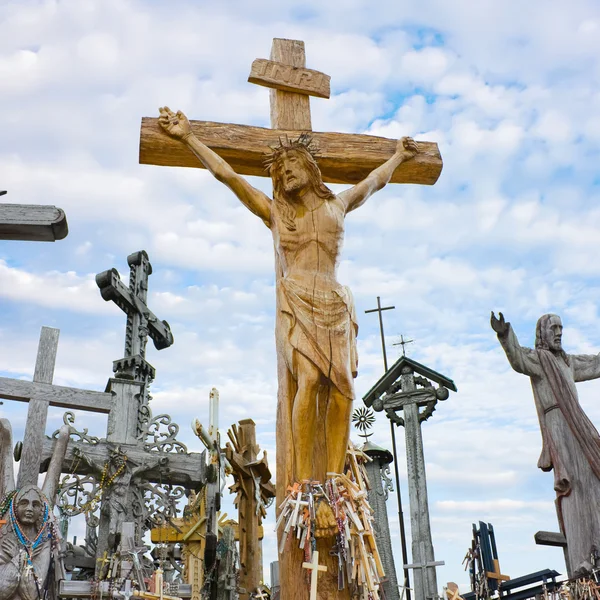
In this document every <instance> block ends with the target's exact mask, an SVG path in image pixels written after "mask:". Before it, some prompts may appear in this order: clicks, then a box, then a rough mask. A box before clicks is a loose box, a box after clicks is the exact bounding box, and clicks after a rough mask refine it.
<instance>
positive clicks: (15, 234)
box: [0, 204, 69, 242]
mask: <svg viewBox="0 0 600 600" xmlns="http://www.w3.org/2000/svg"><path fill="white" fill-rule="evenodd" d="M68 233H69V228H68V226H67V217H66V215H65V213H64V211H63V210H62V209H60V208H56V206H50V205H48V206H41V205H38V204H0V240H23V241H30V242H54V241H56V240H62V239H63V238H65V237H66V236H67V234H68Z"/></svg>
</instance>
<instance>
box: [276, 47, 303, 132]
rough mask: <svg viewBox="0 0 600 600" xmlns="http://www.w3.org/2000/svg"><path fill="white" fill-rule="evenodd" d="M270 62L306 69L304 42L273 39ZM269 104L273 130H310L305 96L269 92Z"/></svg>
mask: <svg viewBox="0 0 600 600" xmlns="http://www.w3.org/2000/svg"><path fill="white" fill-rule="evenodd" d="M271 60H273V61H276V62H280V63H284V64H286V65H291V66H292V67H297V68H299V69H304V68H306V52H305V50H304V42H303V41H302V40H286V39H283V38H273V44H272V45H271ZM269 104H270V112H271V127H272V128H273V129H300V130H303V131H310V130H312V123H311V118H310V98H309V97H308V96H306V95H305V94H297V93H293V92H285V91H283V90H271V92H270V95H269Z"/></svg>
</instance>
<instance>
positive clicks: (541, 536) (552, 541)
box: [533, 531, 567, 548]
mask: <svg viewBox="0 0 600 600" xmlns="http://www.w3.org/2000/svg"><path fill="white" fill-rule="evenodd" d="M533 539H534V540H535V543H536V544H537V545H538V546H557V547H559V548H566V547H567V538H566V537H565V536H564V534H562V533H559V532H554V531H538V532H537V533H536V534H535V535H534V536H533Z"/></svg>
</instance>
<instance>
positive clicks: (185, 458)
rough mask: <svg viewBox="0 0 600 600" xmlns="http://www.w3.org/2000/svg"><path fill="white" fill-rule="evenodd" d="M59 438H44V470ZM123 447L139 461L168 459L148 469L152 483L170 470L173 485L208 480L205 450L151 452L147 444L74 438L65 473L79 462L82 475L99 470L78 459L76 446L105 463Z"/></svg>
mask: <svg viewBox="0 0 600 600" xmlns="http://www.w3.org/2000/svg"><path fill="white" fill-rule="evenodd" d="M55 441H56V440H52V439H50V438H46V439H45V440H44V449H43V452H42V461H41V471H42V472H43V471H44V470H45V469H47V468H48V464H49V462H50V458H51V456H52V449H53V447H54V443H55ZM117 446H118V447H119V448H120V449H121V451H122V452H124V453H125V454H127V457H128V458H129V459H130V460H131V461H133V464H135V465H141V464H145V465H149V466H150V465H151V464H152V462H153V461H155V462H157V463H158V461H159V460H161V459H163V458H164V459H167V461H166V463H165V464H163V465H161V466H159V465H157V466H155V467H153V468H149V469H148V470H147V471H144V479H146V480H148V481H150V482H152V483H164V482H165V479H166V476H165V473H166V472H167V471H168V479H169V483H170V484H173V485H183V486H185V487H187V488H191V489H200V488H201V487H203V486H204V484H205V483H206V474H205V471H206V462H205V456H204V455H205V453H204V452H202V453H197V452H192V453H190V454H183V453H177V452H169V453H166V452H160V453H159V452H155V451H150V452H147V451H146V450H144V447H143V446H131V445H129V444H107V443H106V442H104V443H100V444H87V443H81V442H74V441H71V442H70V443H69V447H68V449H67V453H66V455H65V460H64V463H63V473H71V472H73V465H74V464H77V465H78V466H77V470H76V473H77V474H78V475H91V474H93V473H95V471H94V470H93V469H92V468H91V467H90V466H89V465H88V464H86V463H85V461H84V460H77V456H75V454H74V450H75V448H77V450H80V451H81V452H83V453H84V454H85V455H86V456H87V457H88V458H89V459H90V460H91V461H93V462H95V463H96V464H99V465H103V464H104V463H105V462H106V461H107V460H108V459H109V454H110V452H111V450H114V449H115V448H116V447H117Z"/></svg>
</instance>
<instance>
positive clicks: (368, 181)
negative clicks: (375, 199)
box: [338, 137, 419, 213]
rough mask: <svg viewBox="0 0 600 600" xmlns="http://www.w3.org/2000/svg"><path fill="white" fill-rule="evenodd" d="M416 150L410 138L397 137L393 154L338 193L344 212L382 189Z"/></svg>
mask: <svg viewBox="0 0 600 600" xmlns="http://www.w3.org/2000/svg"><path fill="white" fill-rule="evenodd" d="M418 151H419V149H418V147H417V143H416V142H415V141H414V140H413V139H412V138H409V137H403V138H401V139H399V140H398V145H397V146H396V152H395V153H394V154H393V156H391V157H390V158H389V159H388V160H387V161H386V162H384V163H383V164H382V165H380V166H379V167H377V168H376V169H373V171H371V172H370V173H369V175H367V176H366V177H365V178H364V179H363V180H362V181H361V182H360V183H357V184H356V185H355V186H354V187H351V188H350V189H348V190H346V191H344V192H342V193H341V194H339V195H338V198H339V199H340V200H341V201H342V202H343V204H344V206H345V208H346V212H347V213H349V212H350V211H351V210H354V209H356V208H358V207H359V206H362V205H363V204H364V203H365V202H366V201H367V199H368V198H369V197H370V196H372V195H373V194H374V193H375V192H378V191H379V190H381V189H383V188H384V187H385V186H386V185H387V184H388V183H389V182H390V179H391V178H392V175H393V174H394V171H395V170H396V169H397V168H398V166H399V165H400V164H402V163H403V162H405V161H407V160H410V159H411V158H413V157H414V156H415V155H416V154H417V153H418Z"/></svg>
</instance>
